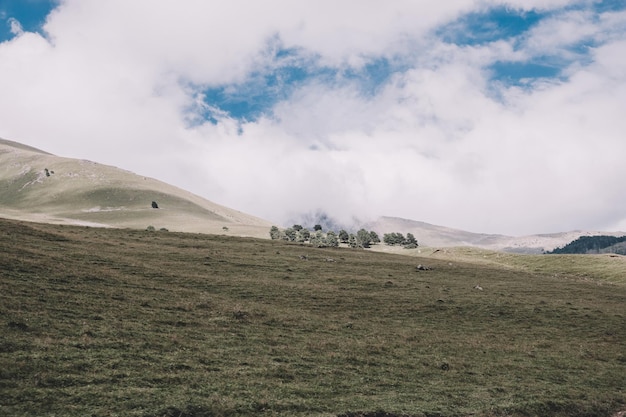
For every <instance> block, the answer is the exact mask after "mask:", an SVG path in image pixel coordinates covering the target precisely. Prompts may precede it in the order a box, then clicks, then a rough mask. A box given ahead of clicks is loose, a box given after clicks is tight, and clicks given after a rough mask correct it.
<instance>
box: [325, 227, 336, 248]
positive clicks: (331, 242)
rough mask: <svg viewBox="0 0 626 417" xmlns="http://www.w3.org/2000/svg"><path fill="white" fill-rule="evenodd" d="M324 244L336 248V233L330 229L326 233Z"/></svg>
mask: <svg viewBox="0 0 626 417" xmlns="http://www.w3.org/2000/svg"><path fill="white" fill-rule="evenodd" d="M326 245H328V246H329V247H331V248H336V247H337V246H339V239H337V234H336V233H335V232H333V231H332V230H330V231H328V233H326Z"/></svg>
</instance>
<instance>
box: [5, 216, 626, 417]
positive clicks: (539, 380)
mask: <svg viewBox="0 0 626 417" xmlns="http://www.w3.org/2000/svg"><path fill="white" fill-rule="evenodd" d="M412 253H417V252H412ZM423 254H424V253H423ZM495 256H496V255H492V254H491V253H490V252H484V253H482V252H481V253H478V252H454V251H452V252H448V253H443V251H440V252H437V253H428V256H421V255H420V256H415V257H411V256H400V255H395V254H388V253H377V252H372V251H363V250H351V249H315V248H312V247H308V246H302V245H298V244H288V243H285V242H278V241H270V240H262V239H253V238H240V237H232V236H218V235H206V234H184V233H172V232H169V233H168V232H147V231H142V230H130V229H99V228H86V227H79V226H60V225H50V224H36V223H23V222H17V221H13V220H0V329H2V331H1V333H0V335H1V336H0V392H1V394H2V395H0V414H2V415H11V416H61V415H62V416H85V415H89V416H113V415H124V416H142V417H156V416H168V417H173V416H185V417H200V416H202V417H207V416H253V415H265V416H286V415H289V416H344V417H355V416H387V417H389V416H393V415H404V416H470V415H472V416H580V417H582V416H610V415H611V414H612V413H615V412H617V411H619V410H624V409H626V392H625V391H624V387H626V327H625V323H626V320H625V315H624V314H625V311H624V306H625V305H626V282H625V280H626V278H625V277H626V274H625V273H624V271H625V270H626V269H625V268H624V265H625V264H624V258H623V257H611V258H607V257H606V256H601V255H600V256H597V257H592V256H582V257H577V258H576V259H586V260H587V261H586V262H587V263H589V264H591V265H592V266H591V267H590V268H589V275H588V276H582V275H581V274H580V273H579V271H577V270H575V268H572V265H571V264H570V258H569V257H564V256H561V255H553V256H543V257H539V256H537V257H520V256H517V257H514V256H513V255H506V256H510V257H511V258H503V259H497V258H495ZM607 259H608V260H609V261H610V262H612V263H606V261H607ZM520 260H521V261H520ZM613 261H615V262H613ZM516 262H517V263H522V265H515V263H516ZM595 262H598V265H602V268H604V269H606V270H607V271H608V269H611V270H613V271H617V272H620V271H621V272H622V274H621V279H613V281H612V282H609V281H608V280H607V279H606V276H605V275H603V274H599V275H594V274H593V264H594V263H595ZM417 264H422V265H426V266H427V267H428V268H430V269H428V270H421V271H420V270H417V269H416V265H417ZM555 271H558V273H555ZM616 276H620V275H619V274H618V273H616ZM477 286H478V287H477Z"/></svg>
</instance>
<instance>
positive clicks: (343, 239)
mask: <svg viewBox="0 0 626 417" xmlns="http://www.w3.org/2000/svg"><path fill="white" fill-rule="evenodd" d="M349 239H350V235H349V234H348V232H346V231H345V230H343V229H341V230H340V231H339V240H340V241H341V243H348V240H349Z"/></svg>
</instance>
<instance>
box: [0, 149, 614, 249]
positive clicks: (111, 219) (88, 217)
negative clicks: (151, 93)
mask: <svg viewBox="0 0 626 417" xmlns="http://www.w3.org/2000/svg"><path fill="white" fill-rule="evenodd" d="M152 201H154V202H156V203H157V205H158V206H159V208H158V209H154V208H152V206H151V202H152ZM0 216H3V217H6V218H11V219H17V220H26V221H35V222H42V223H59V224H74V225H83V226H93V227H117V228H139V229H143V228H147V227H148V226H153V227H155V228H156V229H160V228H164V229H168V230H172V231H181V232H198V233H211V234H222V233H228V234H233V235H238V236H249V237H260V238H269V229H270V228H271V226H272V225H273V224H272V223H271V222H269V221H267V220H264V219H261V218H259V217H256V216H254V215H251V214H246V213H243V212H240V211H238V210H235V209H232V208H229V207H225V206H222V205H219V204H216V203H214V202H212V201H209V200H207V199H205V198H203V197H200V196H198V195H195V194H193V193H191V192H189V191H186V190H183V189H181V188H178V187H174V186H172V185H170V184H167V183H164V182H161V181H159V180H156V179H154V178H150V177H145V176H141V175H137V174H135V173H133V172H131V171H127V170H124V169H121V168H117V167H113V166H108V165H103V164H99V163H96V162H92V161H88V160H84V159H72V158H64V157H59V156H56V155H53V154H51V153H48V152H45V151H43V150H40V149H37V148H34V147H31V146H28V145H24V144H21V143H19V142H14V141H10V140H6V139H1V138H0ZM302 219H303V220H306V221H308V222H317V221H322V220H323V221H324V222H326V223H328V222H331V221H332V222H333V223H332V224H333V225H335V226H337V225H338V224H339V223H337V222H334V220H333V219H332V217H330V216H328V214H327V213H324V212H319V211H318V212H316V213H313V214H310V215H308V217H303V218H302ZM320 219H322V220H320ZM337 227H339V226H337ZM359 228H365V229H367V230H373V231H376V232H377V233H379V234H380V236H381V238H382V236H383V235H384V234H385V233H396V232H400V233H403V234H406V233H412V234H413V235H414V236H416V238H417V240H418V242H419V244H420V246H422V247H424V246H427V247H454V246H470V247H478V248H483V249H490V250H496V251H505V252H515V253H544V252H546V251H550V250H553V249H555V248H557V247H561V246H564V245H566V244H568V243H569V242H572V241H573V240H575V239H577V238H579V237H581V236H597V235H609V236H622V235H624V234H626V233H623V232H596V231H580V230H575V231H568V232H559V233H550V234H537V235H529V236H517V237H515V236H507V235H502V234H488V233H474V232H468V231H465V230H459V229H453V228H450V227H445V226H438V225H434V224H430V223H426V222H423V221H418V220H411V219H405V218H400V217H392V216H381V217H379V218H377V219H376V220H372V221H366V222H358V221H355V223H354V224H353V227H352V228H351V229H355V230H357V229H359Z"/></svg>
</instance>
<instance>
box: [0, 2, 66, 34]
mask: <svg viewBox="0 0 626 417" xmlns="http://www.w3.org/2000/svg"><path fill="white" fill-rule="evenodd" d="M57 3H58V2H57V1H50V0H2V1H1V2H0V42H2V41H6V40H8V39H11V38H13V37H14V36H15V35H14V34H13V33H11V22H10V21H9V19H11V18H12V19H16V20H17V21H18V22H19V23H20V25H21V27H22V28H23V30H24V31H27V32H39V33H42V32H43V31H42V27H43V24H44V23H45V21H46V16H48V14H49V13H50V12H51V11H52V10H53V9H54V7H55V6H56V5H57Z"/></svg>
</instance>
